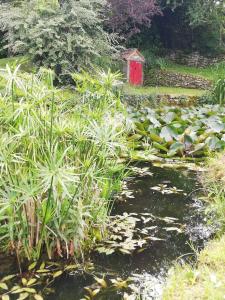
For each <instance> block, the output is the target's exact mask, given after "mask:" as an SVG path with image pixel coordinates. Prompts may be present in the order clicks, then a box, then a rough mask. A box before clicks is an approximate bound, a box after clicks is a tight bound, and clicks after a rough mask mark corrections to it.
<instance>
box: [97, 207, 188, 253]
mask: <svg viewBox="0 0 225 300" xmlns="http://www.w3.org/2000/svg"><path fill="white" fill-rule="evenodd" d="M108 231H109V235H108V237H107V238H106V239H104V240H103V241H102V242H100V243H99V244H98V245H97V247H96V251H97V252H99V253H103V254H106V255H111V254H113V253H115V252H118V253H122V254H132V253H133V252H135V251H138V252H142V251H143V250H144V249H146V248H147V247H148V246H149V245H150V244H151V243H153V242H156V241H164V240H165V239H166V238H167V233H168V232H171V231H174V232H176V233H182V232H183V228H182V225H181V224H179V223H178V219H176V218H172V217H158V216H154V215H152V214H151V213H147V212H146V213H139V214H137V213H130V214H128V213H124V214H123V215H116V216H111V217H110V219H109V223H108Z"/></svg>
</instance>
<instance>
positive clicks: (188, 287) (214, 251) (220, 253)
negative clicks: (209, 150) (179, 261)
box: [163, 153, 225, 300]
mask: <svg viewBox="0 0 225 300" xmlns="http://www.w3.org/2000/svg"><path fill="white" fill-rule="evenodd" d="M224 162H225V154H224V153H222V154H219V155H217V156H216V157H214V158H211V159H210V160H209V164H208V169H207V172H206V173H205V174H204V175H203V184H204V186H205V188H206V189H207V192H208V210H207V211H208V212H210V214H211V215H212V216H213V217H212V221H213V222H214V223H216V224H217V225H218V226H220V228H221V231H220V238H218V239H216V240H213V241H210V242H209V243H208V246H207V247H206V248H205V249H204V250H203V251H201V252H200V254H199V255H198V259H197V264H196V266H195V267H193V268H192V267H191V266H189V265H185V266H182V267H181V266H179V265H177V266H175V267H174V269H173V270H171V274H170V275H169V279H168V282H167V286H166V288H165V290H164V297H163V299H164V300H174V299H182V300H186V299H187V300H188V299H199V300H200V299H202V300H203V299H207V300H211V299H214V300H221V299H224V295H225V273H224V269H225V234H224V225H225V167H224Z"/></svg>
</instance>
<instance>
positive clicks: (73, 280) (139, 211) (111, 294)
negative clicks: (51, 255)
mask: <svg viewBox="0 0 225 300" xmlns="http://www.w3.org/2000/svg"><path fill="white" fill-rule="evenodd" d="M148 166H149V165H146V164H142V165H140V164H138V167H134V170H135V171H136V172H137V174H136V175H135V176H134V177H130V178H128V180H127V182H126V184H125V190H124V192H122V195H121V197H120V200H121V201H118V202H117V203H116V205H115V206H114V209H113V212H112V214H113V215H120V216H125V218H127V217H129V216H133V217H134V218H135V219H136V218H137V219H139V221H137V223H138V227H139V229H140V228H141V227H142V228H150V230H152V231H154V234H153V233H152V236H154V237H155V239H154V238H153V239H152V240H151V241H150V242H149V243H147V245H145V247H144V251H142V250H141V251H138V250H137V251H135V252H133V253H132V254H131V255H128V254H126V253H124V254H122V253H118V252H115V253H113V254H111V255H105V254H96V255H94V257H93V260H92V261H93V263H94V266H95V274H97V275H96V276H97V277H96V278H98V279H97V281H98V280H99V278H105V279H104V281H103V282H101V280H99V283H100V286H102V285H103V286H104V282H105V283H106V284H107V286H109V283H108V282H110V279H111V284H112V283H114V286H119V285H120V284H119V282H122V284H121V285H122V286H123V284H124V286H125V289H121V288H119V289H118V290H117V291H115V289H113V288H110V287H108V288H106V287H105V288H104V289H102V290H101V291H100V292H99V291H97V290H98V284H97V285H96V282H95V280H94V279H93V276H92V275H88V274H86V275H84V276H77V275H76V273H75V275H74V274H72V275H70V276H64V277H61V278H60V279H58V280H57V282H56V283H55V284H54V289H55V293H54V294H52V295H50V296H49V297H48V299H49V300H53V299H54V300H56V299H57V300H65V299H66V300H78V299H81V298H84V297H85V295H86V298H84V299H91V298H92V297H91V295H90V294H91V291H96V293H98V294H97V295H96V296H95V297H94V299H99V300H100V299H101V300H103V299H104V300H106V299H107V300H110V299H112V300H116V299H138V297H139V296H140V295H141V297H142V298H141V299H160V297H161V293H162V286H163V284H164V282H165V278H166V275H167V272H168V270H169V268H170V267H171V266H172V265H173V264H174V263H175V262H176V261H179V262H182V261H187V260H188V261H192V262H193V261H194V260H195V254H194V251H193V247H194V248H195V249H198V250H199V249H201V248H202V247H203V246H204V243H205V242H206V241H207V240H208V239H209V237H210V236H211V235H212V228H210V227H209V226H208V225H207V220H206V219H205V215H204V213H203V209H204V206H203V204H202V202H201V200H199V197H198V196H199V195H200V194H201V185H200V183H199V181H198V175H197V173H196V171H193V170H188V169H173V168H162V167H159V166H157V167H155V166H151V167H150V168H148ZM140 219H141V220H140ZM141 221H142V224H141ZM112 234H114V233H112ZM147 234H149V233H147ZM109 244H110V243H109ZM111 244H112V242H111ZM131 248H132V247H131ZM134 248H135V247H134ZM125 249H126V247H125ZM127 249H128V248H127ZM121 252H123V251H121ZM115 278H117V279H115ZM119 278H120V279H119ZM127 278H131V279H132V280H131V283H130V284H126V283H125V282H126V279H127ZM122 280H124V281H122ZM127 285H128V286H129V287H130V288H129V290H128V291H127V293H125V290H126V287H127ZM87 286H88V287H89V288H87V289H86V290H85V289H84V287H87ZM130 294H133V298H132V295H130ZM128 295H130V298H129V296H128ZM134 295H135V296H134ZM88 297H90V298H88ZM123 297H124V298H123Z"/></svg>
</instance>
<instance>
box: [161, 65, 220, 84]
mask: <svg viewBox="0 0 225 300" xmlns="http://www.w3.org/2000/svg"><path fill="white" fill-rule="evenodd" d="M165 70H169V71H173V72H177V73H182V74H188V75H193V76H201V77H203V78H205V79H209V80H213V81H214V80H216V79H217V78H218V76H220V75H221V74H223V75H225V68H224V64H218V65H217V66H210V67H208V68H197V67H188V66H183V65H178V64H174V63H172V62H169V63H168V65H167V66H165Z"/></svg>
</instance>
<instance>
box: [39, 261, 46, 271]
mask: <svg viewBox="0 0 225 300" xmlns="http://www.w3.org/2000/svg"><path fill="white" fill-rule="evenodd" d="M44 268H45V262H43V263H42V264H41V265H40V268H39V269H40V270H42V269H44Z"/></svg>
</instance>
